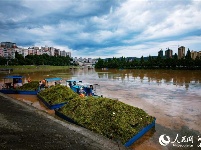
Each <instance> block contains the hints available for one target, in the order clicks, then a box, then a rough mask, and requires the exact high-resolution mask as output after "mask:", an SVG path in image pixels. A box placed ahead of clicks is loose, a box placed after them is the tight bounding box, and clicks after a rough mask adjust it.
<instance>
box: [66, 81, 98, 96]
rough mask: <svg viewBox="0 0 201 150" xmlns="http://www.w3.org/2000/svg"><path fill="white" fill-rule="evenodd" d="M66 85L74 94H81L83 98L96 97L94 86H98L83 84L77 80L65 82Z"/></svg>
mask: <svg viewBox="0 0 201 150" xmlns="http://www.w3.org/2000/svg"><path fill="white" fill-rule="evenodd" d="M67 83H68V84H67ZM66 85H67V86H69V87H70V88H71V89H72V90H73V91H74V92H75V93H78V94H80V92H83V93H84V94H85V96H98V95H97V94H96V86H98V84H90V83H83V82H82V81H77V80H67V81H66Z"/></svg>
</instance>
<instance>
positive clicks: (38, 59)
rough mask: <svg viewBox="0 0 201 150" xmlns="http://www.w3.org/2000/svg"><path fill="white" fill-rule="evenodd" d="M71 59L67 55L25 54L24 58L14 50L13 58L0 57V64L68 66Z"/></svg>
mask: <svg viewBox="0 0 201 150" xmlns="http://www.w3.org/2000/svg"><path fill="white" fill-rule="evenodd" d="M71 61H72V59H71V58H70V57H69V56H66V57H64V56H49V55H48V54H43V55H27V56H26V57H25V58H24V57H23V56H22V55H21V54H19V53H18V52H15V59H6V58H4V57H0V65H52V66H68V65H70V62H71Z"/></svg>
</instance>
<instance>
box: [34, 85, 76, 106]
mask: <svg viewBox="0 0 201 150" xmlns="http://www.w3.org/2000/svg"><path fill="white" fill-rule="evenodd" d="M38 96H39V97H41V98H43V99H44V100H45V101H46V102H48V103H51V104H52V105H54V104H58V103H62V102H68V101H70V100H72V99H73V98H75V97H79V95H78V94H77V93H75V92H73V91H72V90H71V89H70V88H69V87H66V86H63V85H59V84H57V85H55V86H51V87H49V88H46V89H44V90H42V91H40V92H39V94H38Z"/></svg>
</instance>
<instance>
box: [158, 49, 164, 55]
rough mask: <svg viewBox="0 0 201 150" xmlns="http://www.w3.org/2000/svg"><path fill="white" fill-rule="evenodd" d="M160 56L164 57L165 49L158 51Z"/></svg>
mask: <svg viewBox="0 0 201 150" xmlns="http://www.w3.org/2000/svg"><path fill="white" fill-rule="evenodd" d="M158 56H159V57H163V50H162V49H161V50H160V51H159V52H158Z"/></svg>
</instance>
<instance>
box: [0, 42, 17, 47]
mask: <svg viewBox="0 0 201 150" xmlns="http://www.w3.org/2000/svg"><path fill="white" fill-rule="evenodd" d="M1 47H3V48H17V46H16V43H12V42H1Z"/></svg>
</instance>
